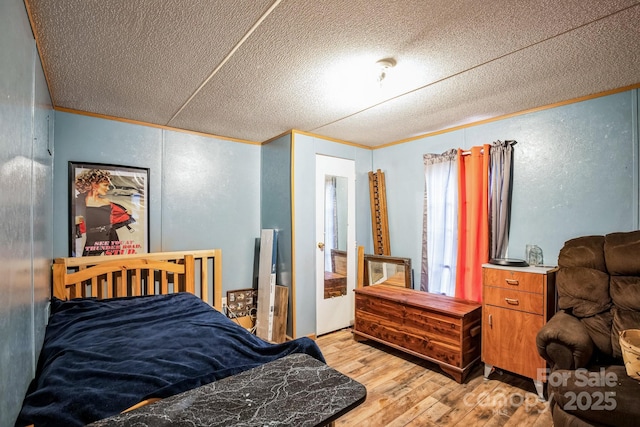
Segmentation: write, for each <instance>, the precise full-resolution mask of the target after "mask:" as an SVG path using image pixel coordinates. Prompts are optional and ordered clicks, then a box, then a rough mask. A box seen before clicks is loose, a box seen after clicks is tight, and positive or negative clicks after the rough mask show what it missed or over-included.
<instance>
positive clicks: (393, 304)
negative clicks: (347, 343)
mask: <svg viewBox="0 0 640 427" xmlns="http://www.w3.org/2000/svg"><path fill="white" fill-rule="evenodd" d="M355 293H356V301H355V321H354V327H353V334H354V338H355V339H357V340H364V339H371V340H375V341H378V342H381V343H383V344H386V345H388V346H390V347H393V348H396V349H399V350H402V351H404V352H406V353H409V354H412V355H414V356H417V357H420V358H422V359H426V360H429V361H431V362H435V363H437V364H439V365H440V368H441V369H442V370H443V371H445V372H446V373H448V374H449V375H451V376H452V377H453V378H454V379H455V380H456V381H457V382H459V383H462V382H463V381H464V380H465V378H466V376H467V374H468V373H469V370H470V368H471V367H472V366H473V364H474V363H475V362H478V361H479V360H480V337H481V335H480V325H481V317H482V316H481V305H480V304H478V303H475V302H471V301H465V300H460V299H457V298H452V297H447V296H444V295H436V294H430V293H427V292H422V291H417V290H413V289H407V288H401V287H396V286H388V285H375V286H365V287H363V288H359V289H356V290H355Z"/></svg>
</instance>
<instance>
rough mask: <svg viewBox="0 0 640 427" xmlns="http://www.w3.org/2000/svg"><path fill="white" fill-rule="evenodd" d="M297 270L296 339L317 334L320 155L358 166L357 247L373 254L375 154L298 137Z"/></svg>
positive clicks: (295, 155) (295, 145) (295, 152)
mask: <svg viewBox="0 0 640 427" xmlns="http://www.w3.org/2000/svg"><path fill="white" fill-rule="evenodd" d="M293 141H294V142H293V162H294V163H293V164H294V182H293V187H294V192H293V194H294V197H293V203H294V208H293V209H294V215H293V218H294V230H295V236H294V251H295V260H294V270H295V289H296V296H295V299H296V303H295V304H296V331H295V335H296V337H300V336H306V335H312V334H315V333H316V325H315V319H316V297H315V295H316V294H315V292H316V290H315V289H316V288H315V285H316V284H315V280H316V279H315V255H316V243H317V242H316V236H315V218H316V215H315V212H316V206H315V205H316V200H315V178H316V175H315V168H316V167H315V162H316V154H323V155H327V156H333V157H341V158H344V159H350V160H354V161H355V166H356V243H357V244H358V245H365V250H366V251H367V252H368V253H370V251H371V249H372V247H373V241H372V240H371V214H370V210H369V209H370V208H369V206H370V205H369V176H368V173H369V171H370V170H371V154H372V151H371V150H367V149H362V148H358V147H355V146H352V145H346V144H340V143H335V142H331V141H328V140H325V139H322V138H317V137H313V136H309V135H303V134H300V133H294V140H293Z"/></svg>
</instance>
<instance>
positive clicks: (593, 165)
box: [373, 90, 639, 287]
mask: <svg viewBox="0 0 640 427" xmlns="http://www.w3.org/2000/svg"><path fill="white" fill-rule="evenodd" d="M511 139H513V140H516V141H518V143H517V145H515V146H514V175H513V199H512V216H511V229H510V230H511V234H510V243H509V249H508V255H509V256H510V257H514V258H523V257H524V251H525V245H526V244H528V243H531V244H536V245H538V246H540V247H541V248H542V250H543V253H544V261H545V263H546V264H551V265H554V264H556V263H557V258H558V252H559V250H560V248H561V247H562V245H563V244H564V242H565V241H566V240H568V239H571V238H573V237H578V236H582V235H588V234H604V233H608V232H613V231H628V230H634V229H637V228H638V221H639V219H638V91H637V90H631V91H627V92H622V93H618V94H615V95H610V96H606V97H601V98H596V99H591V100H588V101H584V102H580V103H574V104H569V105H565V106H560V107H556V108H551V109H547V110H543V111H538V112H534V113H529V114H524V115H520V116H516V117H512V118H509V119H504V120H500V121H495V122H491V123H487V124H483V125H478V126H473V127H469V128H465V129H461V130H457V131H453V132H448V133H444V134H440V135H436V136H432V137H428V138H422V139H418V140H415V141H412V142H408V143H404V144H400V145H395V146H390V147H386V148H383V149H379V150H374V151H373V167H374V169H378V168H380V169H382V170H383V171H384V172H385V178H386V184H387V203H388V214H389V230H390V240H391V251H392V254H393V255H396V256H404V257H410V258H411V259H412V265H413V269H414V273H415V274H416V277H419V273H420V271H419V269H420V259H421V229H422V199H423V191H424V166H423V163H422V155H423V154H424V153H442V152H444V151H446V150H448V149H451V148H463V149H467V148H469V147H471V146H474V145H481V144H485V143H491V142H493V141H496V140H511ZM415 286H416V287H419V281H416V284H415Z"/></svg>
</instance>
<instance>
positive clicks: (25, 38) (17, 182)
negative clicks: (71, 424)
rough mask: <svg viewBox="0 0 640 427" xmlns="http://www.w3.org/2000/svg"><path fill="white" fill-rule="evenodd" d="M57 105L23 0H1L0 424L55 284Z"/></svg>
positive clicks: (17, 397)
mask: <svg viewBox="0 0 640 427" xmlns="http://www.w3.org/2000/svg"><path fill="white" fill-rule="evenodd" d="M52 128H53V112H52V109H51V101H50V99H49V94H48V91H47V87H46V83H45V79H44V74H43V72H42V67H41V65H40V61H39V58H38V55H37V52H36V48H35V41H34V39H33V35H32V33H31V28H30V26H29V21H28V19H27V15H26V12H25V8H24V3H23V2H22V1H20V0H7V1H3V2H1V3H0V217H1V218H2V220H1V221H0V277H2V284H1V285H0V288H1V291H2V304H0V425H2V426H10V425H13V424H14V422H15V419H16V417H17V415H18V411H19V410H20V406H21V404H22V400H23V398H24V394H25V391H26V389H27V386H28V384H29V382H30V380H31V378H32V377H33V375H34V373H35V365H36V360H37V358H38V355H39V353H40V348H41V346H42V340H43V338H44V329H45V319H46V317H45V314H46V307H47V301H48V299H49V292H50V288H51V281H50V272H51V269H50V265H51V257H52V225H53V221H52V217H51V211H52V197H53V195H52V191H51V190H52V182H53V164H52V157H51V155H50V154H49V152H48V151H47V147H48V143H51V144H53V141H52V140H49V137H50V136H52V134H53V132H52Z"/></svg>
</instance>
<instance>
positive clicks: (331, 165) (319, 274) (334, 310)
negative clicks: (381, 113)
mask: <svg viewBox="0 0 640 427" xmlns="http://www.w3.org/2000/svg"><path fill="white" fill-rule="evenodd" d="M355 170H356V167H355V160H351V159H344V158H340V157H331V156H326V155H322V154H316V194H315V195H316V219H315V222H316V234H315V237H316V247H315V253H316V260H315V261H316V264H315V265H316V280H315V286H316V335H321V334H325V333H329V332H332V331H335V330H338V329H342V328H346V327H349V326H351V325H353V318H354V310H355V307H354V305H355V295H354V289H355V285H356V275H357V271H356V266H357V259H356V258H357V255H356V195H355V184H356V182H355V175H356V173H355ZM326 175H333V176H339V177H345V178H347V292H346V295H343V296H340V297H334V298H330V299H325V298H324V270H325V268H324V256H325V255H324V250H323V249H321V248H320V247H319V246H318V244H319V243H321V242H322V243H323V244H324V223H325V218H324V213H325V209H324V197H325V196H324V191H325V176H326Z"/></svg>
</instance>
